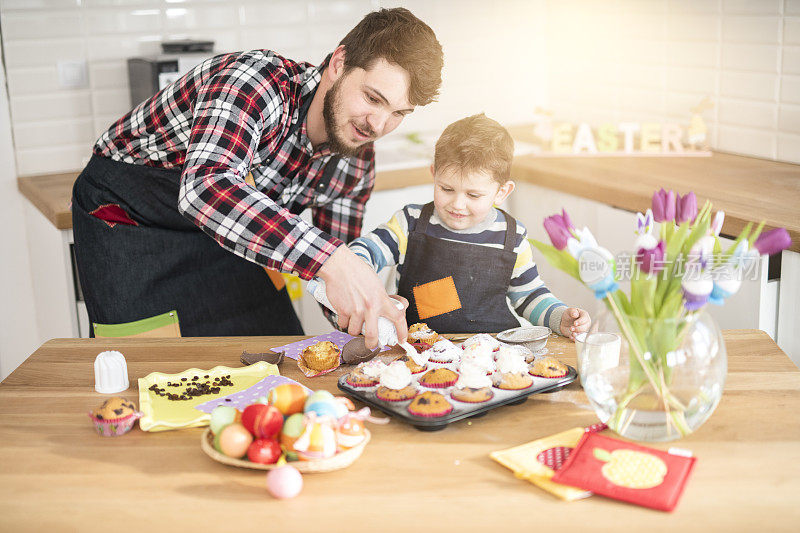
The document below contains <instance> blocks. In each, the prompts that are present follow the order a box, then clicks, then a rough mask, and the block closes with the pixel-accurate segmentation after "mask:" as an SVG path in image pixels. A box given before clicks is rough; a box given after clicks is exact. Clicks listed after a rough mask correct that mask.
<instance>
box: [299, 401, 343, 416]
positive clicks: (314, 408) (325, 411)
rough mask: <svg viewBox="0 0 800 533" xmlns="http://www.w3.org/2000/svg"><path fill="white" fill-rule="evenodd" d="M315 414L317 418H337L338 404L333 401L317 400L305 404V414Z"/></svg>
mask: <svg viewBox="0 0 800 533" xmlns="http://www.w3.org/2000/svg"><path fill="white" fill-rule="evenodd" d="M309 413H316V415H317V416H332V417H333V418H339V407H338V402H336V401H335V400H319V401H316V402H314V403H311V404H306V414H309Z"/></svg>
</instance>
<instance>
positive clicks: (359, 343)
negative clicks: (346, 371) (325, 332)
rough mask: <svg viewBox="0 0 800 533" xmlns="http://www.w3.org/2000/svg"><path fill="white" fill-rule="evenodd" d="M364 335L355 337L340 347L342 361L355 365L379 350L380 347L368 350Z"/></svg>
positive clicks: (366, 359)
mask: <svg viewBox="0 0 800 533" xmlns="http://www.w3.org/2000/svg"><path fill="white" fill-rule="evenodd" d="M365 342H366V341H365V339H364V337H356V338H354V339H353V340H351V341H349V342H348V343H347V344H345V345H344V346H343V347H342V362H343V363H344V364H346V365H357V364H358V363H363V362H364V361H369V360H370V359H372V358H373V357H375V356H376V355H378V353H379V352H380V351H381V349H380V347H378V348H375V349H374V350H370V349H369V348H367V345H366V343H365Z"/></svg>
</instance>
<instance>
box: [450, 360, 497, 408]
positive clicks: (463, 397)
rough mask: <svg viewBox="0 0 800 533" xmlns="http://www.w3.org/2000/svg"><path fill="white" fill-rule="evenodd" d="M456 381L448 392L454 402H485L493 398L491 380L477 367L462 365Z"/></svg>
mask: <svg viewBox="0 0 800 533" xmlns="http://www.w3.org/2000/svg"><path fill="white" fill-rule="evenodd" d="M458 371H459V376H458V381H456V385H455V387H453V390H451V391H450V396H451V397H452V398H453V399H454V400H458V401H459V402H466V403H482V402H487V401H489V400H491V399H492V397H494V393H493V392H492V378H490V377H489V376H487V375H486V372H485V371H484V370H483V369H482V368H479V367H477V366H474V365H470V364H462V365H461V368H459V370H458Z"/></svg>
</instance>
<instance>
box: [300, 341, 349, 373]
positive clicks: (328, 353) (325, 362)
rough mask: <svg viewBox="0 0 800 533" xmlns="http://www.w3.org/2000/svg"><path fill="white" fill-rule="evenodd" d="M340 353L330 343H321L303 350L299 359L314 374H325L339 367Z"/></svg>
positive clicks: (336, 347) (337, 348)
mask: <svg viewBox="0 0 800 533" xmlns="http://www.w3.org/2000/svg"><path fill="white" fill-rule="evenodd" d="M341 353H342V351H341V350H340V349H339V347H338V346H336V345H335V344H334V343H332V342H331V341H321V342H317V343H314V344H312V345H311V346H309V347H308V348H303V351H302V352H300V359H302V360H303V363H304V364H305V365H306V366H307V367H308V368H310V369H311V370H313V371H314V372H325V371H326V370H330V369H332V368H336V367H337V366H338V365H339V355H340V354H341Z"/></svg>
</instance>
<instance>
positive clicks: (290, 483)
mask: <svg viewBox="0 0 800 533" xmlns="http://www.w3.org/2000/svg"><path fill="white" fill-rule="evenodd" d="M301 490H303V476H302V475H301V474H300V472H299V471H298V470H297V469H296V468H295V467H293V466H292V465H283V466H279V467H278V468H275V469H274V470H270V471H269V472H268V473H267V491H269V493H270V494H271V495H272V496H273V497H274V498H278V499H285V498H294V497H295V496H297V495H298V494H300V491H301Z"/></svg>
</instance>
